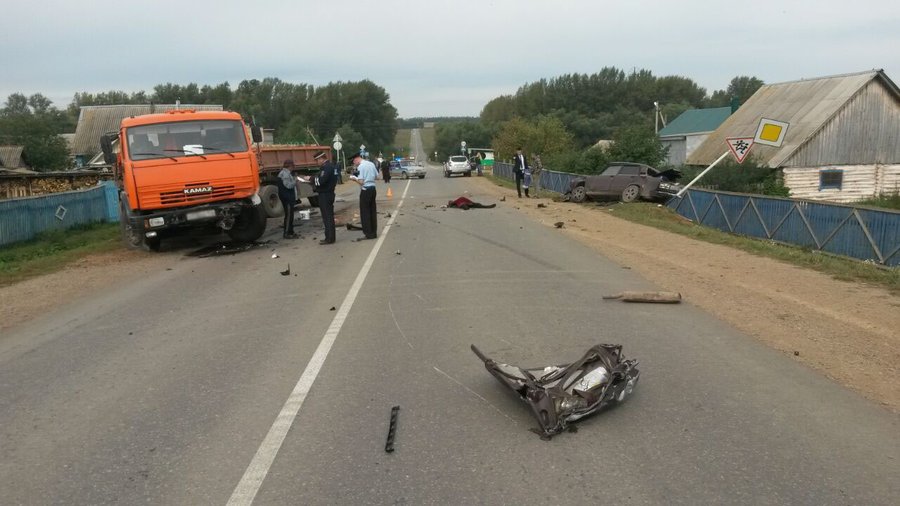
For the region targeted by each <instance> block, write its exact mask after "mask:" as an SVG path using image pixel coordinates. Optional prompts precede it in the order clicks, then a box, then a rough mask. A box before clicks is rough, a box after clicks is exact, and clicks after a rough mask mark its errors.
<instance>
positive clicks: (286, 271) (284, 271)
mask: <svg viewBox="0 0 900 506" xmlns="http://www.w3.org/2000/svg"><path fill="white" fill-rule="evenodd" d="M281 275H282V276H290V275H291V264H288V268H287V269H286V270H283V271H281Z"/></svg>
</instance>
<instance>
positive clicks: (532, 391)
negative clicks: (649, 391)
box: [472, 344, 640, 439]
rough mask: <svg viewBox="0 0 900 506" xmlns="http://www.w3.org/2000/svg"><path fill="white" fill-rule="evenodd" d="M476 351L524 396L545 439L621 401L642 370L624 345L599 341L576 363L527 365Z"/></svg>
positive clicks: (499, 378)
mask: <svg viewBox="0 0 900 506" xmlns="http://www.w3.org/2000/svg"><path fill="white" fill-rule="evenodd" d="M472 351H474V352H475V354H476V355H478V358H480V359H481V360H482V361H483V362H484V367H485V368H486V369H487V370H488V372H489V373H491V375H493V376H494V377H495V378H497V381H499V382H500V383H502V384H503V385H505V386H506V387H508V388H510V389H511V390H513V391H514V392H516V394H518V396H519V398H520V399H522V400H523V401H525V402H526V403H527V404H528V405H529V406H530V407H531V410H532V412H533V413H534V416H535V418H537V420H538V423H539V424H540V430H535V432H537V433H538V434H539V435H540V436H541V438H542V439H550V438H551V437H552V436H554V435H556V434H559V433H560V432H562V431H564V430H566V428H567V425H568V424H569V423H571V422H575V421H576V420H580V419H581V418H584V417H586V416H588V415H591V414H593V413H596V412H598V411H600V410H601V409H603V408H604V407H606V406H608V405H610V404H613V403H618V402H621V401H622V400H624V399H625V397H627V396H628V395H630V394H631V393H632V391H633V390H634V386H635V384H637V381H638V376H639V375H640V372H639V371H638V370H637V368H636V367H635V366H637V361H636V360H626V359H625V357H624V356H622V346H621V345H613V344H598V345H596V346H594V347H592V348H590V349H589V350H588V351H587V353H585V354H584V356H582V357H581V358H580V359H579V360H577V361H575V362H572V363H571V364H564V365H558V366H548V367H544V368H534V369H524V368H521V367H517V366H513V365H508V364H503V363H500V362H497V361H495V360H493V359H491V358H488V357H487V356H485V355H484V354H483V353H481V351H480V350H479V349H478V348H476V347H475V345H472Z"/></svg>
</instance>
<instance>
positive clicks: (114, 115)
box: [71, 104, 222, 167]
mask: <svg viewBox="0 0 900 506" xmlns="http://www.w3.org/2000/svg"><path fill="white" fill-rule="evenodd" d="M172 109H194V110H197V111H221V110H222V106H221V105H214V104H202V105H188V104H129V105H88V106H82V107H81V111H80V112H79V114H78V124H77V125H76V126H75V137H74V138H73V139H72V142H71V148H72V156H73V157H74V158H75V165H76V166H79V167H80V166H83V165H85V164H87V162H88V161H89V160H90V159H91V158H92V157H94V155H96V154H97V153H99V152H100V136H101V135H103V134H106V133H109V132H117V131H118V130H119V125H120V124H121V123H122V120H123V119H125V118H128V117H131V116H140V115H143V114H153V113H159V112H165V111H169V110H172Z"/></svg>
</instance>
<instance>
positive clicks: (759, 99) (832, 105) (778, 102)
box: [686, 70, 898, 168]
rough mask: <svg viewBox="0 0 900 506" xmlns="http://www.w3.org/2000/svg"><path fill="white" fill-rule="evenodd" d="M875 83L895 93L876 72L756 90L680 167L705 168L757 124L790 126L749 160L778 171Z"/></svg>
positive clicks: (759, 147) (758, 147) (755, 150)
mask: <svg viewBox="0 0 900 506" xmlns="http://www.w3.org/2000/svg"><path fill="white" fill-rule="evenodd" d="M875 78H879V79H881V80H882V82H883V83H884V84H885V86H887V87H888V88H890V89H892V91H893V92H894V93H898V89H897V86H896V85H895V84H894V83H893V81H891V80H890V79H889V78H888V77H887V76H886V75H885V74H884V72H882V71H881V70H870V71H866V72H858V73H855V74H841V75H834V76H827V77H820V78H815V79H803V80H800V81H790V82H786V83H776V84H767V85H765V86H762V87H761V88H760V89H759V90H757V91H756V93H754V94H753V96H752V97H750V98H749V99H748V100H747V102H746V103H745V104H744V105H742V106H741V108H740V109H738V110H737V111H736V112H735V113H734V114H732V115H731V116H730V117H728V119H726V120H725V121H724V122H723V123H722V124H721V125H720V126H719V128H717V129H716V131H715V132H713V133H712V134H710V135H709V137H707V139H706V141H704V142H703V144H701V145H700V147H698V148H697V149H696V150H694V152H693V153H692V154H691V156H689V157H688V159H687V162H686V163H687V164H689V165H707V164H710V163H712V162H714V161H715V160H716V158H718V157H719V156H721V154H722V153H724V152H726V151H727V150H728V146H727V145H726V143H725V138H726V137H753V136H755V135H756V129H757V127H758V126H759V120H760V119H762V118H768V119H774V120H778V121H785V122H787V123H789V124H790V126H789V127H788V130H787V133H786V134H785V138H784V143H783V144H782V145H781V147H777V148H776V147H774V146H766V145H763V144H755V145H754V146H753V150H752V153H751V155H752V156H753V157H754V158H755V159H756V160H758V161H759V163H761V164H767V165H768V166H769V167H772V168H775V167H779V166H780V165H781V164H782V163H783V162H784V161H785V160H786V159H788V158H789V157H790V156H791V155H792V154H793V153H794V152H795V151H796V150H797V149H799V148H800V147H801V146H802V145H803V144H805V143H806V142H807V141H808V140H809V139H810V138H811V137H812V136H813V135H815V133H816V132H818V131H819V130H820V129H821V128H822V127H823V125H825V123H826V122H828V120H829V119H831V118H832V117H833V116H834V115H835V114H836V113H837V112H838V111H839V110H840V109H841V108H842V107H843V106H844V105H846V104H847V102H848V101H850V99H851V98H852V97H853V96H854V95H855V94H856V93H858V92H859V91H860V90H861V89H862V88H863V87H864V86H866V85H867V84H868V83H869V82H871V81H872V80H873V79H875Z"/></svg>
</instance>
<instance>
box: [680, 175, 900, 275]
mask: <svg viewBox="0 0 900 506" xmlns="http://www.w3.org/2000/svg"><path fill="white" fill-rule="evenodd" d="M666 205H667V206H668V207H670V208H671V209H674V210H675V212H677V213H678V214H680V215H682V216H684V217H685V218H687V219H689V220H691V221H694V222H696V223H699V224H702V225H706V226H708V227H713V228H717V229H719V230H723V231H725V232H731V233H734V234H741V235H747V236H751V237H758V238H760V239H769V240H773V241H778V242H782V243H787V244H793V245H797V246H802V247H805V248H809V249H812V250H816V251H825V252H828V253H834V254H836V255H843V256H847V257H851V258H856V259H859V260H865V261H870V262H875V263H878V264H882V265H888V266H892V267H895V266H898V265H900V212H898V211H892V210H889V209H883V210H882V209H870V208H862V207H853V206H848V205H843V204H832V203H826V202H810V201H805V200H791V199H785V198H779V197H764V196H760V195H746V194H741V193H728V192H718V191H711V190H695V189H693V188H692V189H690V190H688V191H687V192H685V194H684V195H682V197H681V198H677V199H672V200H670V201H669V202H668V203H667V204H666Z"/></svg>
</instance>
